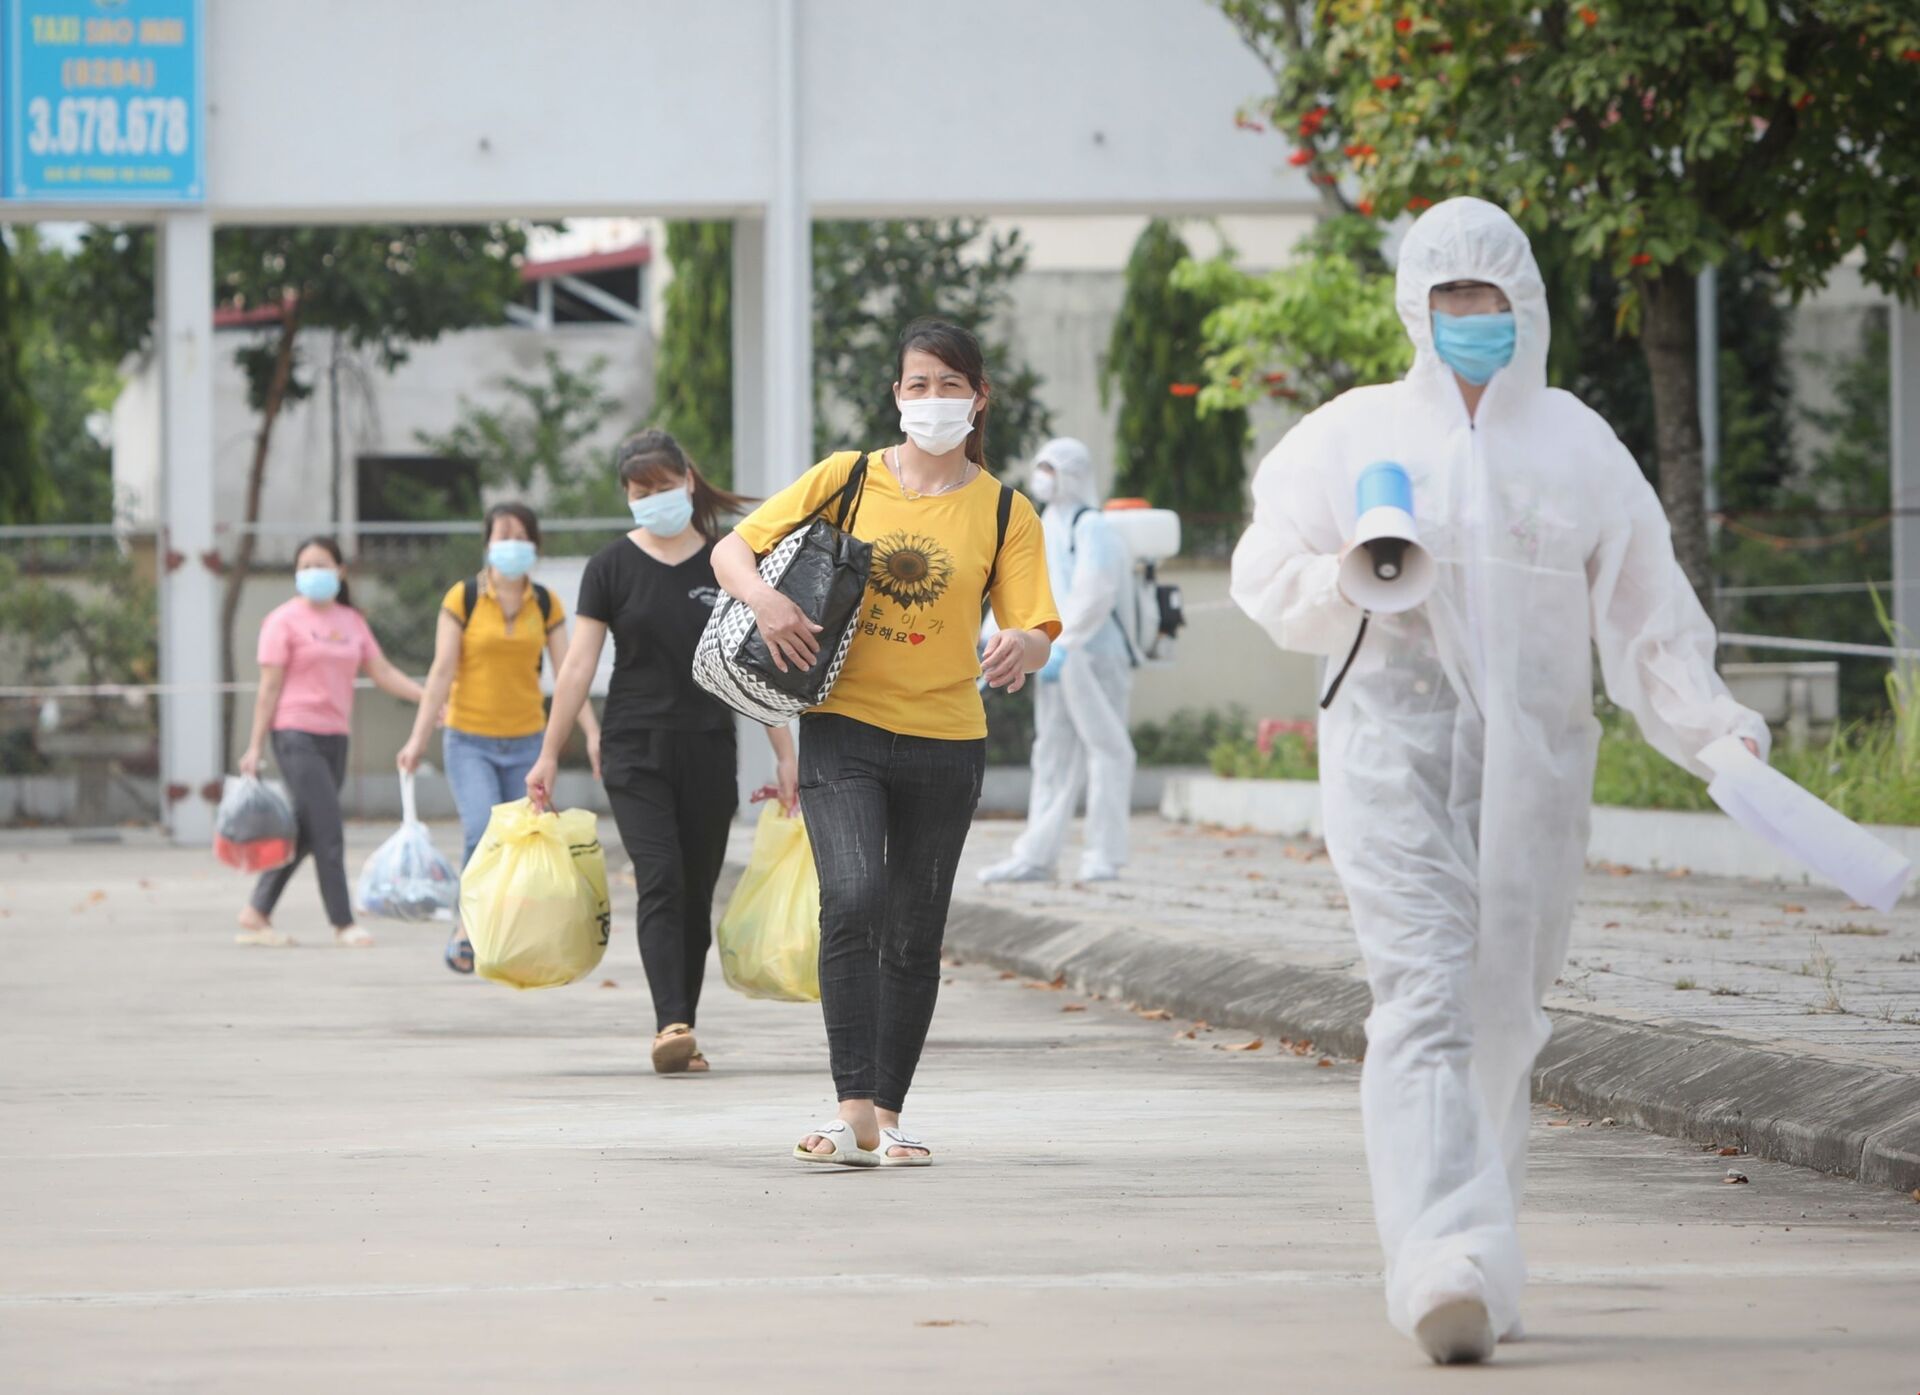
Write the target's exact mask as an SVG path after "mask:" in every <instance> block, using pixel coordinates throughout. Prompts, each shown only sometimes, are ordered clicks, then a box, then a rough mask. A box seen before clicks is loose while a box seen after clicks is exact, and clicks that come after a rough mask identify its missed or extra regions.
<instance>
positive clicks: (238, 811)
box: [213, 775, 300, 872]
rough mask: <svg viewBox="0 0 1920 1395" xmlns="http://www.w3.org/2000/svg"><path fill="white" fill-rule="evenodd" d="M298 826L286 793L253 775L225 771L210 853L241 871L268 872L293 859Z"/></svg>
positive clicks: (298, 840) (298, 834)
mask: <svg viewBox="0 0 1920 1395" xmlns="http://www.w3.org/2000/svg"><path fill="white" fill-rule="evenodd" d="M299 842H300V826H299V824H298V823H297V822H296V821H295V819H294V816H293V805H291V804H289V803H288V802H287V797H286V795H284V794H282V793H281V792H280V791H279V790H277V789H275V788H274V787H273V786H272V785H269V784H268V783H267V782H266V781H265V780H262V779H260V778H259V777H258V776H254V775H229V776H227V781H226V785H225V787H224V788H223V789H222V791H221V794H220V808H219V810H218V812H216V813H215V814H214V816H213V854H214V856H215V857H217V858H219V859H220V860H221V861H222V862H224V863H226V864H227V866H229V867H233V868H237V869H238V870H240V871H242V872H271V871H273V870H275V869H276V868H280V867H285V866H286V865H287V864H288V863H289V862H291V861H293V855H294V853H295V852H296V851H298V848H299Z"/></svg>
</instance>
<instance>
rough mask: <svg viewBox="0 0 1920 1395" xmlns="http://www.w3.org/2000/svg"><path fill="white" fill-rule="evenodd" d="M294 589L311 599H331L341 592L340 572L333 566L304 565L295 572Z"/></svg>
mask: <svg viewBox="0 0 1920 1395" xmlns="http://www.w3.org/2000/svg"><path fill="white" fill-rule="evenodd" d="M293 589H294V590H296V591H298V592H299V593H300V594H301V595H302V596H305V597H306V598H307V599H308V600H310V601H330V600H332V599H333V598H334V597H335V596H337V595H339V594H340V573H339V572H337V571H335V570H334V569H333V568H332V567H302V568H300V569H299V570H298V571H296V572H295V573H294V574H293Z"/></svg>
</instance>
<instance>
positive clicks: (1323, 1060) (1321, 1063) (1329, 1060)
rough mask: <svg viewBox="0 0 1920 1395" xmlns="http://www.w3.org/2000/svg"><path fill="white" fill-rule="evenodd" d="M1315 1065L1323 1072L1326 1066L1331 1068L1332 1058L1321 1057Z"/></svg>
mask: <svg viewBox="0 0 1920 1395" xmlns="http://www.w3.org/2000/svg"><path fill="white" fill-rule="evenodd" d="M1315 1064H1316V1065H1317V1066H1319V1068H1320V1069H1322V1070H1325V1069H1326V1068H1327V1067H1328V1066H1331V1065H1332V1064H1333V1057H1331V1056H1322V1057H1321V1058H1320V1059H1319V1060H1318V1061H1317V1062H1315Z"/></svg>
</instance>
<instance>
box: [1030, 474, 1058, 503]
mask: <svg viewBox="0 0 1920 1395" xmlns="http://www.w3.org/2000/svg"><path fill="white" fill-rule="evenodd" d="M1059 489H1060V485H1059V482H1058V480H1057V479H1056V478H1055V476H1054V473H1053V471H1051V470H1035V471H1034V472H1033V482H1032V483H1031V484H1029V485H1028V486H1027V493H1029V494H1031V495H1032V496H1033V497H1034V498H1036V499H1038V500H1039V501H1040V502H1041V503H1043V504H1051V503H1052V502H1053V496H1054V495H1055V494H1056V493H1058V492H1059Z"/></svg>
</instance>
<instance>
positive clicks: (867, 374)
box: [813, 218, 1052, 469]
mask: <svg viewBox="0 0 1920 1395" xmlns="http://www.w3.org/2000/svg"><path fill="white" fill-rule="evenodd" d="M984 229H985V225H984V223H983V222H982V221H981V220H979V219H973V218H954V219H932V218H915V219H904V220H902V219H894V220H890V221H884V222H858V223H851V222H822V223H815V224H814V225H813V391H814V406H815V412H814V441H813V449H814V455H815V457H816V458H817V457H819V456H823V455H826V454H828V453H829V452H831V451H833V450H836V449H840V448H842V447H847V446H854V445H861V446H877V445H879V444H880V443H881V442H883V441H892V440H897V439H899V436H900V414H899V411H898V409H897V408H896V407H895V406H894V403H893V381H894V376H895V371H894V370H895V368H896V367H897V364H896V362H895V359H894V345H895V341H896V338H897V336H898V335H899V332H900V330H901V329H902V328H904V327H905V325H906V324H907V322H908V321H909V320H911V319H913V318H915V317H916V316H919V315H937V316H939V317H940V318H941V319H944V320H950V321H952V322H953V323H954V324H957V325H960V326H962V327H963V328H966V329H969V330H972V331H973V333H975V334H976V335H978V336H979V337H980V343H981V347H982V349H983V350H984V352H985V354H986V360H987V378H988V381H989V382H990V383H991V384H992V387H993V405H992V410H991V413H990V415H989V416H988V418H987V443H986V444H987V463H988V466H989V468H994V469H999V468H1004V466H1005V464H1006V462H1008V461H1009V460H1014V459H1018V458H1020V457H1022V456H1024V455H1025V454H1026V453H1027V451H1028V450H1029V449H1031V448H1032V447H1034V446H1036V445H1038V444H1039V442H1040V441H1041V439H1042V438H1043V437H1044V436H1045V434H1046V433H1047V432H1048V431H1049V430H1051V429H1052V415H1051V414H1050V413H1049V412H1048V411H1047V408H1046V406H1045V405H1044V404H1043V403H1042V402H1041V401H1040V398H1039V388H1040V377H1039V375H1038V374H1037V373H1035V372H1034V371H1033V370H1032V369H1031V368H1030V367H1028V366H1027V365H1026V364H1025V363H1023V362H1022V361H1021V360H1020V358H1019V357H1018V355H1017V354H1015V352H1014V350H1013V346H1012V345H1011V343H1009V342H1008V340H1007V338H1006V337H1005V335H1004V333H996V332H995V327H994V323H993V322H994V319H995V316H996V315H998V314H999V313H1000V312H1002V311H1003V310H1005V309H1006V307H1007V305H1008V302H1009V300H1010V294H1009V285H1010V283H1011V282H1012V281H1013V279H1014V278H1015V277H1017V276H1018V275H1019V274H1020V273H1021V271H1023V270H1024V269H1025V268H1026V264H1027V249H1026V246H1025V244H1024V243H1022V242H1021V240H1020V234H1019V232H1018V231H1017V230H1016V231H1013V232H1008V233H1006V234H1004V235H996V236H991V237H983V236H982V234H983V232H984Z"/></svg>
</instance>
